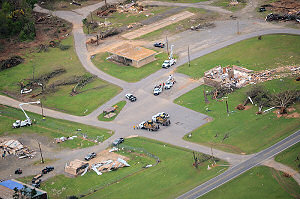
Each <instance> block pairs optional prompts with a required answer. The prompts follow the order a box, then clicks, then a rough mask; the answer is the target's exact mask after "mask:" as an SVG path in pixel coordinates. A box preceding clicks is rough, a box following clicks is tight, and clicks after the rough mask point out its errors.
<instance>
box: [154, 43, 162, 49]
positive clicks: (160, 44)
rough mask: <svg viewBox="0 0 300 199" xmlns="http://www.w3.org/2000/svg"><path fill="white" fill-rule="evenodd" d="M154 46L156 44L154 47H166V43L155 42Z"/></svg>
mask: <svg viewBox="0 0 300 199" xmlns="http://www.w3.org/2000/svg"><path fill="white" fill-rule="evenodd" d="M153 46H154V47H157V48H164V47H165V44H164V43H161V42H159V43H155V44H153Z"/></svg>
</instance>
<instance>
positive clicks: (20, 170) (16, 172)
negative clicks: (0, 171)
mask: <svg viewBox="0 0 300 199" xmlns="http://www.w3.org/2000/svg"><path fill="white" fill-rule="evenodd" d="M22 173H23V171H22V169H20V168H18V169H17V170H15V174H19V175H21V174H22Z"/></svg>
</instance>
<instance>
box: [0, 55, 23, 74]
mask: <svg viewBox="0 0 300 199" xmlns="http://www.w3.org/2000/svg"><path fill="white" fill-rule="evenodd" d="M23 62H24V59H23V58H22V57H20V56H13V57H11V58H9V59H6V60H1V61H0V71H2V70H5V69H8V68H12V67H15V66H17V65H19V64H21V63H23Z"/></svg>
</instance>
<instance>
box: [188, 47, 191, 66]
mask: <svg viewBox="0 0 300 199" xmlns="http://www.w3.org/2000/svg"><path fill="white" fill-rule="evenodd" d="M188 59H189V67H190V66H191V59H190V46H189V45H188Z"/></svg>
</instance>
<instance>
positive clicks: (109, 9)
mask: <svg viewBox="0 0 300 199" xmlns="http://www.w3.org/2000/svg"><path fill="white" fill-rule="evenodd" d="M116 11H117V4H107V5H104V6H102V7H100V8H99V9H98V10H97V16H98V17H106V16H108V15H110V14H111V13H114V12H116Z"/></svg>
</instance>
